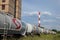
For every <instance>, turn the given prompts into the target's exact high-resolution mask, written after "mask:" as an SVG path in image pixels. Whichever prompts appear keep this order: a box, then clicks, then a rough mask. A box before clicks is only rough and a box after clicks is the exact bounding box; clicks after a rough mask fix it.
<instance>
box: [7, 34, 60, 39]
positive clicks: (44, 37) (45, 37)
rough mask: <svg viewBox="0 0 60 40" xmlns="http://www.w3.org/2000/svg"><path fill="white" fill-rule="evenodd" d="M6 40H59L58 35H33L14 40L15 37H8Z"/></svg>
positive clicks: (59, 35)
mask: <svg viewBox="0 0 60 40" xmlns="http://www.w3.org/2000/svg"><path fill="white" fill-rule="evenodd" d="M8 40H60V34H56V35H52V34H48V35H45V34H41V36H37V35H34V36H33V37H32V36H30V35H29V36H27V37H21V38H15V37H10V38H8Z"/></svg>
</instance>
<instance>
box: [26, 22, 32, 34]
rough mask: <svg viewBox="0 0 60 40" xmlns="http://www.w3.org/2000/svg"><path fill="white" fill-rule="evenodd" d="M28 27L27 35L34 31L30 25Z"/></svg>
mask: <svg viewBox="0 0 60 40" xmlns="http://www.w3.org/2000/svg"><path fill="white" fill-rule="evenodd" d="M26 25H27V33H31V32H32V30H33V26H32V25H31V24H29V23H27V24H26Z"/></svg>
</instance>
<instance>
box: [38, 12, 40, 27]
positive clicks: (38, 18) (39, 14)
mask: <svg viewBox="0 0 60 40" xmlns="http://www.w3.org/2000/svg"><path fill="white" fill-rule="evenodd" d="M38 27H40V12H39V13H38Z"/></svg>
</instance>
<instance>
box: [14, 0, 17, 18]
mask: <svg viewBox="0 0 60 40" xmlns="http://www.w3.org/2000/svg"><path fill="white" fill-rule="evenodd" d="M16 1H17V0H15V8H14V18H16Z"/></svg>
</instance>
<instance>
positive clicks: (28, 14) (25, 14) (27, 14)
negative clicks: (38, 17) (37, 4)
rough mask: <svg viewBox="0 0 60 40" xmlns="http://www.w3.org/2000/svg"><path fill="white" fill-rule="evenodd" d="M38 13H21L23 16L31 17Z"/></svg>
mask: <svg viewBox="0 0 60 40" xmlns="http://www.w3.org/2000/svg"><path fill="white" fill-rule="evenodd" d="M37 13H38V12H37V11H35V12H23V14H22V15H23V16H33V15H35V14H37Z"/></svg>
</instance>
